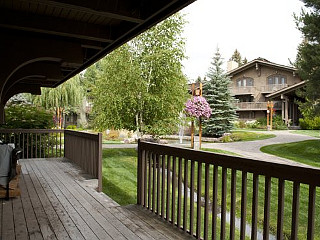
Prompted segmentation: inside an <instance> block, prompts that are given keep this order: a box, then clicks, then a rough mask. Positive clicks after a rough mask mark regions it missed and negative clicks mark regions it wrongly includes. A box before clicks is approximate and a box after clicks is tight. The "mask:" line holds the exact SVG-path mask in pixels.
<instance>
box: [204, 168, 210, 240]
mask: <svg viewBox="0 0 320 240" xmlns="http://www.w3.org/2000/svg"><path fill="white" fill-rule="evenodd" d="M209 170H210V165H209V163H206V164H205V175H204V177H205V180H204V181H205V183H204V184H205V185H204V186H205V187H204V201H205V202H204V239H208V229H209Z"/></svg>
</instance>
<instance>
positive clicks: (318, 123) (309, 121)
mask: <svg viewBox="0 0 320 240" xmlns="http://www.w3.org/2000/svg"><path fill="white" fill-rule="evenodd" d="M299 125H300V127H301V128H302V129H307V130H316V129H320V117H314V118H308V117H305V118H300V119H299Z"/></svg>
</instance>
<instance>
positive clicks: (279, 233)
mask: <svg viewBox="0 0 320 240" xmlns="http://www.w3.org/2000/svg"><path fill="white" fill-rule="evenodd" d="M284 185H285V182H284V180H283V179H281V178H279V184H278V221H277V239H278V240H281V239H283V213H284Z"/></svg>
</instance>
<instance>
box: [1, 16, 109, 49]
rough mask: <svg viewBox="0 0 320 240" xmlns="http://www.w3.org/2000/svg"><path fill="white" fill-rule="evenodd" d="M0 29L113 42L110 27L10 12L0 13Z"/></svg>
mask: <svg viewBox="0 0 320 240" xmlns="http://www.w3.org/2000/svg"><path fill="white" fill-rule="evenodd" d="M0 27H2V28H7V29H14V30H21V31H27V32H33V33H43V34H48V35H54V36H60V37H69V38H77V39H81V40H90V41H97V42H103V43H111V42H112V41H113V40H112V39H111V35H110V32H111V31H110V30H111V27H107V26H102V25H96V24H90V23H84V22H81V21H75V20H69V19H63V18H57V17H52V16H41V15H37V14H32V15H30V14H24V13H21V12H17V11H10V10H6V11H4V10H3V11H1V12H0Z"/></svg>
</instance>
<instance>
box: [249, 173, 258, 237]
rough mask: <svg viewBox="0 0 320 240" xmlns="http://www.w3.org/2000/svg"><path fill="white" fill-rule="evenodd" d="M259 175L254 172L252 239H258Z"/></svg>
mask: <svg viewBox="0 0 320 240" xmlns="http://www.w3.org/2000/svg"><path fill="white" fill-rule="evenodd" d="M258 194H259V175H258V174H253V191H252V227H251V239H252V240H256V239H257V230H258V228H257V223H258Z"/></svg>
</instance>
